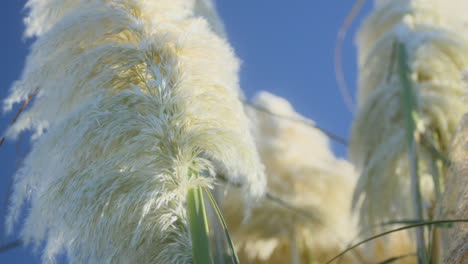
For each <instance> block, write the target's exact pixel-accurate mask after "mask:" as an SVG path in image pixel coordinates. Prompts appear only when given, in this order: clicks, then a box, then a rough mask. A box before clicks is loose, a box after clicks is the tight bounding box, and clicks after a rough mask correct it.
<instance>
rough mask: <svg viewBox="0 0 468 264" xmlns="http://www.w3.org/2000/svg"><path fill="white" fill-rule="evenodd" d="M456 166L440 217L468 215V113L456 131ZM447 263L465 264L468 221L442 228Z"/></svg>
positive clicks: (441, 205)
mask: <svg viewBox="0 0 468 264" xmlns="http://www.w3.org/2000/svg"><path fill="white" fill-rule="evenodd" d="M450 160H451V161H452V170H451V173H450V176H449V179H448V182H447V185H446V189H445V193H444V195H443V197H442V201H441V202H440V204H439V210H440V212H438V214H439V218H440V219H468V114H465V115H464V116H463V119H462V121H461V122H460V125H459V127H458V130H457V132H456V133H455V137H454V140H453V142H452V149H451V151H450ZM440 230H441V231H442V232H443V233H442V240H441V241H442V242H441V245H442V246H443V248H444V263H445V264H463V263H466V261H467V260H468V223H457V224H453V226H452V227H451V228H441V229H440Z"/></svg>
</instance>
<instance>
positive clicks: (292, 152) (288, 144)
mask: <svg viewBox="0 0 468 264" xmlns="http://www.w3.org/2000/svg"><path fill="white" fill-rule="evenodd" d="M254 104H255V105H256V107H258V108H261V109H263V110H267V111H269V112H272V113H275V114H277V115H281V116H288V117H291V118H295V119H298V120H303V119H304V118H303V117H302V116H301V115H299V114H298V113H296V112H295V111H294V109H293V108H292V106H291V105H290V103H289V102H288V101H286V100H285V99H283V98H281V97H278V96H275V95H273V94H270V93H267V92H260V93H259V94H258V95H257V96H256V98H255V100H254ZM249 114H250V115H249V116H250V118H251V119H252V120H253V121H252V122H253V123H254V124H255V126H254V127H255V135H256V137H255V138H256V143H257V148H258V149H259V152H260V155H261V160H262V162H263V163H264V164H265V167H266V173H267V175H268V190H269V192H271V193H272V194H274V195H275V196H277V197H280V198H281V199H283V200H284V201H286V202H288V203H289V204H291V205H292V206H294V207H295V208H296V209H299V210H302V211H305V212H309V213H311V214H312V215H313V216H312V218H311V217H310V216H309V217H308V216H305V215H304V214H301V213H300V212H298V211H294V210H291V208H285V207H284V206H282V205H280V204H278V203H275V202H274V201H271V200H264V201H262V202H261V203H259V205H258V206H256V207H254V208H252V211H251V215H250V217H249V218H247V219H243V217H242V214H241V212H242V211H243V210H244V205H243V203H242V198H241V197H242V194H241V193H240V192H239V191H238V190H236V189H234V188H229V190H228V192H227V194H226V196H225V199H224V201H223V208H224V211H223V214H224V215H225V217H226V219H227V222H228V226H229V228H230V230H231V233H232V235H233V238H234V242H236V244H237V247H238V249H239V256H240V258H241V260H243V261H245V263H291V254H294V253H293V251H294V250H295V249H293V248H294V247H297V249H298V251H299V256H300V259H301V261H306V260H308V258H310V257H311V256H312V258H310V259H309V260H308V261H311V260H312V259H313V260H314V261H318V262H317V263H324V262H325V261H326V260H328V259H329V258H331V257H332V256H333V255H334V254H337V253H339V251H340V250H341V249H343V248H344V247H345V242H347V241H350V240H351V239H352V238H353V236H354V235H355V228H354V222H353V220H352V217H351V215H350V197H351V194H352V190H353V187H354V183H355V173H354V170H353V167H352V166H351V165H350V164H349V163H348V162H346V161H344V160H339V159H337V158H335V157H334V155H333V154H332V152H331V150H330V147H329V142H328V138H327V137H326V135H324V134H323V133H322V132H320V131H319V130H317V129H315V128H312V127H310V126H307V125H306V124H302V123H300V122H294V121H290V120H287V119H282V118H279V117H276V116H272V115H269V114H267V113H265V112H264V111H257V110H252V109H251V111H249ZM294 244H296V245H294ZM301 263H302V262H301ZM307 263H308V262H307ZM314 263H315V262H314Z"/></svg>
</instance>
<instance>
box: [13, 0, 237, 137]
mask: <svg viewBox="0 0 468 264" xmlns="http://www.w3.org/2000/svg"><path fill="white" fill-rule="evenodd" d="M58 2H60V3H58ZM28 5H29V6H30V9H31V12H30V17H29V19H30V20H31V21H33V22H31V23H33V24H38V25H43V26H44V27H47V30H46V29H43V30H42V29H41V31H44V32H45V33H43V34H41V35H40V36H39V38H38V40H37V41H35V43H34V44H33V46H32V49H31V53H30V54H29V56H28V58H27V63H26V67H25V69H24V70H23V74H22V77H21V79H20V80H19V81H17V82H16V83H15V84H14V86H13V87H12V89H11V94H10V96H9V97H8V98H7V99H6V100H5V101H4V110H7V111H8V110H10V109H11V107H12V105H13V104H14V103H18V102H21V101H24V100H26V99H27V97H28V95H29V94H31V93H32V91H34V90H35V89H36V88H39V93H38V95H37V98H36V100H35V102H34V103H33V104H32V106H31V108H30V110H29V111H27V112H25V114H24V115H23V117H22V118H21V119H20V120H18V122H17V123H16V124H15V126H13V127H12V128H11V129H10V130H9V132H8V133H7V134H8V136H10V137H16V135H18V133H19V132H21V131H22V130H24V129H28V128H35V129H36V137H37V136H39V135H41V134H42V132H43V130H45V129H46V128H47V127H48V126H49V125H50V124H51V123H53V122H56V121H58V120H60V119H62V118H63V117H64V116H65V115H66V114H68V113H69V112H71V111H73V109H75V107H76V106H77V105H80V104H81V103H83V102H86V101H87V100H89V99H90V98H92V95H91V94H92V92H93V91H95V90H99V89H102V88H105V89H113V90H119V89H122V87H121V86H122V85H125V84H126V83H128V82H131V83H134V82H137V81H139V80H138V79H137V77H138V76H137V74H136V73H135V71H139V69H140V68H141V67H144V65H142V64H143V62H142V59H141V57H138V55H139V53H138V51H140V50H147V49H148V48H147V46H148V45H151V42H150V43H148V42H149V40H148V38H158V40H155V41H153V42H157V41H160V42H166V41H173V40H176V41H177V42H176V44H175V45H182V44H180V43H182V42H183V43H184V44H183V45H184V50H185V53H190V52H193V53H198V54H199V53H201V51H200V50H204V51H203V52H207V53H208V54H207V57H206V58H200V59H199V60H198V61H197V63H198V64H199V65H197V66H206V64H209V62H211V61H209V60H210V59H213V58H216V56H219V58H216V62H220V61H223V63H222V65H229V66H228V67H226V69H223V70H217V71H215V72H213V70H211V72H210V73H213V74H216V73H217V74H220V73H221V74H222V75H221V76H219V77H218V78H221V79H222V80H223V81H222V82H223V83H222V84H223V85H225V84H226V83H227V82H229V83H230V86H237V70H238V61H237V59H236V58H235V57H234V56H233V54H232V52H231V50H230V47H229V45H228V44H227V43H225V41H224V40H222V39H220V37H218V36H216V35H214V34H213V32H212V31H211V30H210V27H209V26H208V25H206V22H205V21H206V20H205V19H203V18H201V17H200V14H199V13H202V12H201V11H198V12H197V14H195V11H194V8H195V7H194V5H195V0H178V1H168V0H159V1H144V0H140V1H136V0H135V1H131V0H128V1H124V0H122V1H109V0H108V1H106V0H102V1H99V0H95V1H79V0H73V1H70V0H67V1H53V0H40V1H39V0H37V1H34V0H32V1H31V2H29V4H28ZM52 6H53V7H52ZM197 6H202V7H205V8H204V9H203V10H205V11H207V10H208V11H211V12H212V13H214V10H212V9H210V8H209V7H208V3H204V4H198V5H197ZM199 9H200V7H198V8H197V10H199ZM210 16H213V15H210ZM43 20H44V21H43ZM211 20H213V21H214V19H211ZM47 25H48V26H47ZM189 35H190V36H192V35H197V37H195V38H193V37H190V38H188V37H187V36H189ZM206 47H210V48H206ZM199 55H200V54H199ZM207 61H209V62H207ZM192 64H193V63H192ZM201 64H205V65H201ZM214 67H215V66H211V67H209V69H214ZM204 68H205V67H201V69H204ZM57 69H61V70H60V71H57ZM199 71H202V70H199ZM206 74H209V73H208V72H207V73H206ZM212 82H213V83H215V82H220V80H213V81H212ZM230 88H233V89H237V87H230Z"/></svg>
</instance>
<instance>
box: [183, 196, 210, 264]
mask: <svg viewBox="0 0 468 264" xmlns="http://www.w3.org/2000/svg"><path fill="white" fill-rule="evenodd" d="M187 213H188V219H189V225H190V236H191V238H192V254H193V263H194V264H212V263H213V261H212V258H211V253H210V243H209V239H208V219H207V217H206V210H205V202H204V200H203V192H202V188H201V187H197V188H192V189H190V190H189V191H188V194H187Z"/></svg>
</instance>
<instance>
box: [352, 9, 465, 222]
mask: <svg viewBox="0 0 468 264" xmlns="http://www.w3.org/2000/svg"><path fill="white" fill-rule="evenodd" d="M467 5H468V3H467V2H466V1H461V0H460V1H459V0H451V1H442V0H392V1H389V0H386V1H378V3H377V5H376V8H375V10H374V11H373V13H372V14H371V15H370V16H369V17H368V18H367V19H366V20H365V22H364V23H363V25H362V27H361V29H360V31H359V34H358V38H357V46H358V50H359V70H360V72H359V91H358V103H359V113H358V116H357V118H356V120H355V121H354V123H353V128H352V135H351V142H350V157H351V160H352V162H353V163H354V164H355V165H356V167H357V169H358V170H359V171H360V174H361V175H360V178H359V180H358V184H357V187H356V191H355V196H354V204H355V205H356V206H358V207H360V220H361V221H360V223H361V226H362V227H365V226H371V225H373V224H377V223H381V222H383V221H387V220H395V219H407V218H411V217H412V213H411V212H412V205H411V192H410V177H409V168H408V157H407V145H406V138H405V129H406V127H405V123H404V114H403V110H402V106H401V104H400V102H401V98H400V94H401V80H400V78H399V76H398V74H397V72H398V71H397V66H396V65H397V62H396V53H395V44H396V42H400V43H403V44H404V45H405V46H406V48H407V51H408V60H409V61H408V64H409V67H410V69H411V71H412V75H411V78H412V82H413V87H414V90H415V97H416V101H417V107H418V114H419V120H418V124H417V130H418V133H420V134H424V135H425V136H427V137H428V138H435V145H436V147H437V148H439V150H440V151H441V152H442V153H443V154H446V153H447V149H448V146H449V143H450V139H451V137H452V135H453V132H454V130H455V127H456V125H457V123H458V121H459V120H460V117H461V116H462V114H463V113H465V112H466V111H467V110H468V108H467V104H466V102H464V101H463V100H462V97H463V95H464V93H465V92H466V85H465V84H464V82H463V80H462V71H463V69H464V68H466V67H468V38H467V37H468V34H462V33H460V31H458V30H459V29H460V28H462V27H463V26H464V25H466V21H467V19H466V18H465V16H464V14H463V15H462V13H461V12H460V11H456V12H455V11H454V10H457V9H458V10H466V9H463V8H462V7H463V6H465V7H468V6H467ZM451 12H453V13H451ZM464 31H465V30H464ZM418 154H419V156H420V160H421V161H424V162H421V164H419V167H420V172H421V174H422V177H421V182H422V183H423V186H421V188H422V193H423V197H424V199H425V201H426V202H429V201H431V200H432V199H433V197H432V193H433V191H432V190H433V184H432V179H431V176H430V174H429V173H428V171H429V169H428V167H427V166H426V165H425V164H426V160H427V159H428V158H429V157H430V155H431V154H430V153H428V152H427V151H423V149H422V148H420V151H419V153H418ZM424 183H426V184H424Z"/></svg>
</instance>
